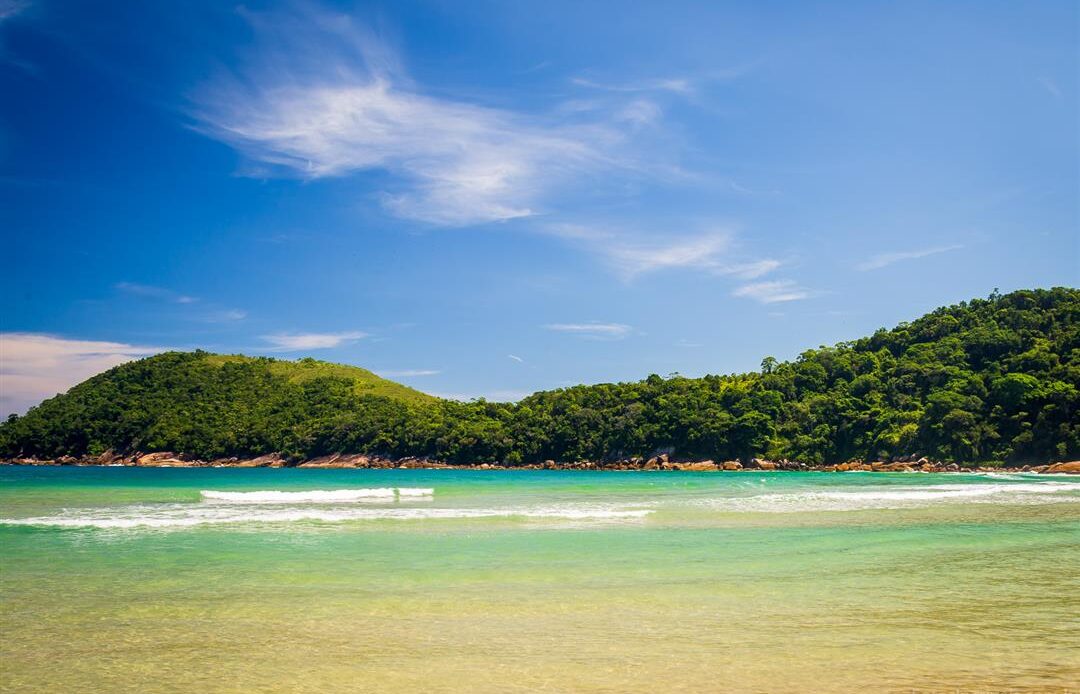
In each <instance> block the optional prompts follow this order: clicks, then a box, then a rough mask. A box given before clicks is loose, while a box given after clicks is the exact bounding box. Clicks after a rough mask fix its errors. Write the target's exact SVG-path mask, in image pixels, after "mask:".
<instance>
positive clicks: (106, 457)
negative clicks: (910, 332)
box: [0, 452, 1080, 474]
mask: <svg viewBox="0 0 1080 694" xmlns="http://www.w3.org/2000/svg"><path fill="white" fill-rule="evenodd" d="M0 465H44V466H56V465H73V466H112V467H117V466H126V467H184V468H192V467H238V468H255V467H269V468H283V467H295V468H303V469H333V470H342V469H377V470H386V469H428V470H430V469H439V468H453V469H458V470H611V471H619V470H623V471H632V470H657V471H661V470H671V471H682V472H740V471H758V472H760V471H771V472H1001V471H1003V470H1007V471H1010V472H1035V473H1040V474H1080V461H1071V462H1059V463H1048V464H1046V465H1024V466H1023V467H1010V468H1000V467H980V466H977V465H965V464H959V463H955V462H942V461H933V460H929V459H927V458H925V457H919V456H905V457H902V458H898V459H894V460H890V461H881V460H877V461H851V462H847V463H840V464H837V465H808V464H806V463H800V462H795V461H790V460H779V461H774V460H762V459H760V458H752V459H749V460H726V461H721V462H716V461H713V460H678V459H675V458H673V457H671V456H669V455H668V454H661V455H657V456H654V457H651V458H625V459H621V460H612V461H601V462H592V461H578V462H561V461H554V460H546V461H544V462H543V463H528V464H522V465H512V466H510V465H501V464H498V463H474V464H463V465H451V464H449V463H446V462H443V461H440V460H432V459H428V458H413V457H406V458H389V457H386V456H380V455H367V454H335V455H328V456H322V457H320V458H312V459H310V460H301V461H291V460H288V459H287V458H285V457H284V456H282V455H281V454H279V453H271V454H268V455H262V456H258V457H255V458H219V459H216V460H199V459H196V458H192V457H189V456H185V455H182V454H177V453H171V452H157V453H132V454H128V455H119V454H116V453H112V452H106V453H103V454H101V455H97V456H83V457H74V456H62V457H60V458H51V459H42V458H10V459H5V460H0Z"/></svg>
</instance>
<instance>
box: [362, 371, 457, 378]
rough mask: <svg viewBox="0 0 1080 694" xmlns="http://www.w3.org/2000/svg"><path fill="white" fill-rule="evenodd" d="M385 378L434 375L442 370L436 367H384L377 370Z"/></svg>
mask: <svg viewBox="0 0 1080 694" xmlns="http://www.w3.org/2000/svg"><path fill="white" fill-rule="evenodd" d="M377 373H378V374H379V375H380V376H383V377H385V378H415V377H419V376H436V375H438V374H441V373H442V371H439V370H438V369H386V370H382V371H378V372H377Z"/></svg>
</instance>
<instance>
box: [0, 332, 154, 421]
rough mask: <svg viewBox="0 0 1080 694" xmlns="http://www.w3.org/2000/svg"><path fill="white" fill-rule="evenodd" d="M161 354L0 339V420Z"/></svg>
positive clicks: (20, 336) (19, 337)
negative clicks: (135, 361) (110, 371)
mask: <svg viewBox="0 0 1080 694" xmlns="http://www.w3.org/2000/svg"><path fill="white" fill-rule="evenodd" d="M165 349H166V348H164V347H145V346H137V345H129V344H125V343H122V342H98V341H93V340H68V339H65V338H62V337H54V336H52V335H42V334H38V333H0V416H5V417H6V416H7V415H8V414H10V413H12V412H16V413H22V412H25V411H26V410H27V408H29V407H31V406H32V405H36V404H37V403H39V402H41V401H42V400H44V399H45V398H49V397H52V396H53V395H56V394H57V393H62V392H65V391H66V390H67V389H68V388H70V387H71V386H73V385H76V384H78V383H81V382H82V381H85V380H86V379H87V378H90V377H91V376H94V375H95V374H98V373H101V372H102V371H105V370H106V369H111V368H112V367H114V366H117V365H119V364H123V363H124V362H127V361H131V360H133V359H138V358H140V357H145V356H148V355H151V354H156V353H158V352H163V351H165Z"/></svg>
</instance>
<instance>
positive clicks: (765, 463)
mask: <svg viewBox="0 0 1080 694" xmlns="http://www.w3.org/2000/svg"><path fill="white" fill-rule="evenodd" d="M757 466H758V470H775V469H777V468H778V467H780V466H779V465H777V464H776V463H774V462H772V461H771V460H759V461H757Z"/></svg>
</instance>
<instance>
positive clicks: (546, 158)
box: [192, 11, 654, 226]
mask: <svg viewBox="0 0 1080 694" xmlns="http://www.w3.org/2000/svg"><path fill="white" fill-rule="evenodd" d="M243 14H244V16H246V17H247V18H248V19H249V20H250V21H251V23H252V26H253V27H254V29H255V33H256V35H257V36H258V37H260V43H259V48H260V50H259V51H258V56H259V57H258V58H257V59H256V60H253V61H249V64H248V66H247V67H246V68H244V69H240V70H239V71H238V72H237V73H235V74H231V75H225V76H222V77H221V78H220V79H218V80H217V81H215V82H214V83H213V84H211V85H208V86H206V87H204V88H203V89H201V90H199V91H198V92H197V93H196V95H195V97H194V106H193V108H192V115H193V117H194V119H195V127H196V129H198V130H199V131H201V132H203V133H205V134H207V135H209V136H211V137H214V138H217V139H219V140H222V141H224V142H226V143H228V144H230V145H232V146H233V147H235V148H236V149H238V150H239V151H241V152H243V153H244V154H245V155H246V156H247V157H248V158H249V160H250V161H251V162H253V163H255V164H257V165H259V166H261V169H259V170H258V171H257V173H259V175H266V174H267V173H278V174H284V175H289V176H296V177H300V178H305V179H317V178H326V177H337V176H344V175H348V174H352V173H355V172H360V171H371V170H379V171H385V172H389V173H391V174H392V175H393V177H394V181H393V182H392V183H390V184H389V185H388V188H387V189H386V190H385V191H384V192H383V196H382V201H383V204H384V206H385V207H386V208H387V209H388V210H390V211H391V212H392V213H394V214H396V215H398V216H401V217H405V218H411V219H416V220H421V221H425V222H429V223H432V224H436V225H444V226H463V225H468V224H477V223H485V222H496V221H503V220H509V219H514V218H518V217H527V216H530V215H533V214H536V213H537V212H538V211H539V209H540V208H541V207H542V206H543V204H544V201H545V199H546V197H547V194H548V193H550V192H551V191H552V190H553V189H555V188H556V187H557V186H559V185H560V184H562V183H566V182H567V181H569V180H572V179H575V178H577V177H579V176H581V175H584V174H588V173H593V172H597V171H599V170H602V169H605V168H609V167H612V166H621V165H622V164H621V163H620V162H619V157H618V156H617V155H616V153H615V149H616V146H617V145H618V143H620V142H622V141H623V140H624V139H625V138H624V137H623V136H622V134H621V133H620V131H619V129H618V128H616V127H613V126H614V123H611V122H603V120H601V121H599V122H591V123H590V122H580V121H578V122H573V123H568V122H566V119H559V120H551V119H545V118H544V117H542V116H531V115H525V114H522V113H518V112H514V111H510V110H507V109H502V108H494V107H490V106H484V105H478V104H474V103H469V102H466V101H462V100H453V99H449V98H445V97H441V96H433V95H431V94H427V93H424V90H422V89H421V88H420V87H419V86H418V85H416V84H415V83H413V81H412V80H411V79H410V78H409V77H408V76H407V75H406V74H405V72H404V70H403V69H402V68H401V66H400V61H399V60H398V58H397V56H396V54H395V52H394V51H393V50H391V49H390V47H389V46H388V45H387V44H386V43H385V42H384V41H382V40H381V39H380V38H379V37H378V36H377V35H375V34H374V33H373V32H371V31H369V30H367V29H365V28H364V27H362V26H360V25H358V24H356V23H355V22H353V21H352V20H351V19H350V18H349V17H347V16H344V15H335V14H330V13H326V12H320V11H307V12H303V13H299V14H293V15H286V14H282V13H268V14H260V13H255V12H250V11H244V13H243ZM653 115H654V114H653V112H651V111H649V110H648V109H643V108H640V107H639V108H638V109H637V110H636V111H631V112H630V113H629V115H628V116H627V117H629V118H633V119H637V120H639V121H644V120H648V119H650V118H652V117H653Z"/></svg>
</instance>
